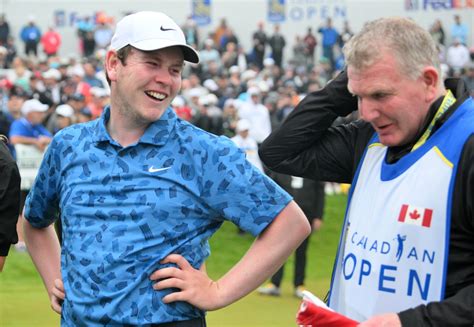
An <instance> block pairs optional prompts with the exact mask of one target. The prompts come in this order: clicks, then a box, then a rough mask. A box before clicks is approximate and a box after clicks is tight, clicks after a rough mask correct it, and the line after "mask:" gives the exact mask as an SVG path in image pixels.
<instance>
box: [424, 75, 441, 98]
mask: <svg viewBox="0 0 474 327" xmlns="http://www.w3.org/2000/svg"><path fill="white" fill-rule="evenodd" d="M421 78H422V81H423V83H424V85H425V90H426V92H425V101H426V102H428V103H431V102H433V101H435V100H436V98H438V97H439V88H440V85H439V82H440V76H439V73H438V71H437V70H436V68H435V67H433V66H427V67H425V68H423V73H422V75H421Z"/></svg>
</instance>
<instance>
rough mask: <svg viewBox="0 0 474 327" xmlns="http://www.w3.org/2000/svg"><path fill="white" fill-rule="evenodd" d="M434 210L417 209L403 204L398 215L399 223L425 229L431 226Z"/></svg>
mask: <svg viewBox="0 0 474 327" xmlns="http://www.w3.org/2000/svg"><path fill="white" fill-rule="evenodd" d="M432 216H433V210H432V209H428V208H420V207H415V206H412V205H408V204H403V205H402V208H401V209H400V214H399V215H398V221H399V222H402V223H405V224H412V225H418V226H423V227H428V228H429V227H430V226H431V217H432Z"/></svg>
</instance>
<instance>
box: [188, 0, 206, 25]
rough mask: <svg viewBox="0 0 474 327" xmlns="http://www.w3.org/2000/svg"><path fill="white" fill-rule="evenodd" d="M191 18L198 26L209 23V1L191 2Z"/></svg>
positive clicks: (193, 0)
mask: <svg viewBox="0 0 474 327" xmlns="http://www.w3.org/2000/svg"><path fill="white" fill-rule="evenodd" d="M192 17H193V20H194V21H195V22H196V24H197V25H198V26H205V25H209V24H210V23H211V0H192Z"/></svg>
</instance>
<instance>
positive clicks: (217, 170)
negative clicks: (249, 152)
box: [203, 137, 292, 236]
mask: <svg viewBox="0 0 474 327" xmlns="http://www.w3.org/2000/svg"><path fill="white" fill-rule="evenodd" d="M215 141H216V144H215V145H216V146H215V147H214V148H213V149H212V150H211V151H209V158H208V160H207V164H206V166H205V167H204V169H203V171H204V179H203V188H204V189H203V194H204V199H205V201H206V202H207V204H208V205H209V206H210V207H211V208H212V209H214V210H215V211H217V212H218V213H219V214H220V215H221V216H222V218H223V219H225V220H229V221H232V222H233V223H234V224H236V225H237V226H239V227H240V228H241V229H243V230H245V231H247V232H249V233H251V234H253V235H254V236H256V235H258V234H260V233H261V232H262V231H263V230H264V229H265V228H266V227H267V226H268V225H269V224H270V223H271V222H272V221H273V219H275V218H276V216H278V214H279V213H280V212H281V211H282V210H283V209H284V208H285V207H286V206H287V205H288V203H289V202H290V201H291V199H292V198H291V196H290V195H289V194H288V193H287V192H286V191H284V190H283V189H282V188H281V187H280V186H278V185H277V184H276V183H275V182H273V181H272V180H271V179H270V178H269V177H268V176H266V175H264V174H263V173H261V172H260V171H259V170H258V169H256V168H255V167H254V166H253V165H252V164H251V163H250V162H248V161H247V160H246V158H245V154H244V153H243V152H242V151H241V150H240V149H239V148H237V147H236V146H235V144H234V143H233V142H232V141H230V140H229V139H227V138H224V137H220V138H217V139H216V140H215Z"/></svg>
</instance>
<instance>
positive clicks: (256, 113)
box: [238, 86, 272, 144]
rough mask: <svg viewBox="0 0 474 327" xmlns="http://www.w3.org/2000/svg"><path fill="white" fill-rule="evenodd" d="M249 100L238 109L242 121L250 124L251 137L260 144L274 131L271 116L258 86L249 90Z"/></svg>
mask: <svg viewBox="0 0 474 327" xmlns="http://www.w3.org/2000/svg"><path fill="white" fill-rule="evenodd" d="M247 94H248V97H249V98H248V100H247V101H245V102H243V103H242V104H241V105H240V106H239V108H238V115H239V118H240V119H246V120H247V121H248V122H250V124H251V127H250V136H251V137H252V138H253V139H254V140H255V141H257V144H260V143H262V142H263V140H265V138H266V137H267V136H268V135H270V133H271V131H272V127H271V122H270V114H269V112H268V109H267V107H265V106H264V105H263V104H262V98H261V91H260V89H259V88H258V87H257V86H252V87H250V88H249V89H248V90H247Z"/></svg>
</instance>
